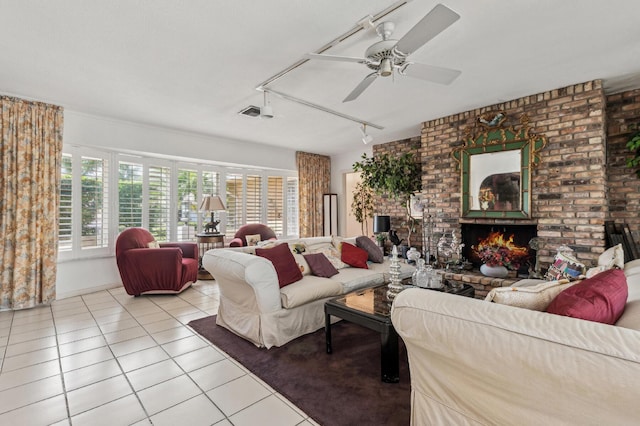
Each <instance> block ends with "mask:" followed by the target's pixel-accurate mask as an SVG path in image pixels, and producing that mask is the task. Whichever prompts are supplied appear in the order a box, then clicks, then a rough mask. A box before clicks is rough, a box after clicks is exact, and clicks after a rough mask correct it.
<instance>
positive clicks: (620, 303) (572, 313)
mask: <svg viewBox="0 0 640 426" xmlns="http://www.w3.org/2000/svg"><path fill="white" fill-rule="evenodd" d="M627 296H628V288H627V278H626V277H625V275H624V272H622V271H621V270H620V269H609V270H608V271H604V272H601V273H599V274H598V275H596V276H594V277H593V278H588V279H586V280H584V281H582V282H581V283H579V284H577V285H575V286H572V287H569V288H568V289H566V290H564V291H562V292H561V293H560V294H558V296H556V298H555V299H553V301H552V302H551V304H550V305H549V307H548V308H547V312H549V313H551V314H556V315H564V316H569V317H573V318H580V319H584V320H588V321H597V322H602V323H605V324H615V322H616V321H618V318H620V316H621V315H622V313H623V312H624V307H625V304H626V303H627Z"/></svg>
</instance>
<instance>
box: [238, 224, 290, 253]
mask: <svg viewBox="0 0 640 426" xmlns="http://www.w3.org/2000/svg"><path fill="white" fill-rule="evenodd" d="M257 234H260V241H265V240H276V239H277V238H278V237H277V236H276V233H275V232H273V229H271V228H269V227H268V226H267V225H263V224H261V223H249V224H247V225H242V226H241V227H240V228H238V231H236V234H235V235H234V236H233V240H231V241H230V242H229V247H245V246H246V245H247V239H246V238H245V237H246V236H247V235H257Z"/></svg>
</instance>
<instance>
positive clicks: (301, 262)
mask: <svg viewBox="0 0 640 426" xmlns="http://www.w3.org/2000/svg"><path fill="white" fill-rule="evenodd" d="M293 258H294V259H295V260H296V263H297V264H298V269H300V272H302V276H303V277H304V276H306V275H311V268H310V267H309V264H308V263H307V260H306V259H305V258H304V256H303V255H301V254H296V253H293Z"/></svg>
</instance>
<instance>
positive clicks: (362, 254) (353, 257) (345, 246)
mask: <svg viewBox="0 0 640 426" xmlns="http://www.w3.org/2000/svg"><path fill="white" fill-rule="evenodd" d="M367 259H369V253H367V251H366V250H363V249H361V248H359V247H356V246H354V245H353V244H349V243H342V255H341V256H340V260H342V261H343V262H344V263H346V264H347V265H349V266H353V267H354V268H363V269H369V267H368V266H367Z"/></svg>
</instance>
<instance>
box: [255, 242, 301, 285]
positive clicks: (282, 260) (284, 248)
mask: <svg viewBox="0 0 640 426" xmlns="http://www.w3.org/2000/svg"><path fill="white" fill-rule="evenodd" d="M256 255H258V256H260V257H264V258H266V259H269V260H270V261H271V263H273V267H274V268H275V269H276V274H278V284H279V286H280V288H282V287H284V286H286V285H289V284H291V283H294V282H296V281H299V280H301V279H302V272H300V269H299V268H298V264H297V263H296V260H295V259H294V257H293V253H291V251H290V250H289V246H288V245H287V244H279V245H277V246H275V247H272V248H267V249H264V248H257V249H256Z"/></svg>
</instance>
